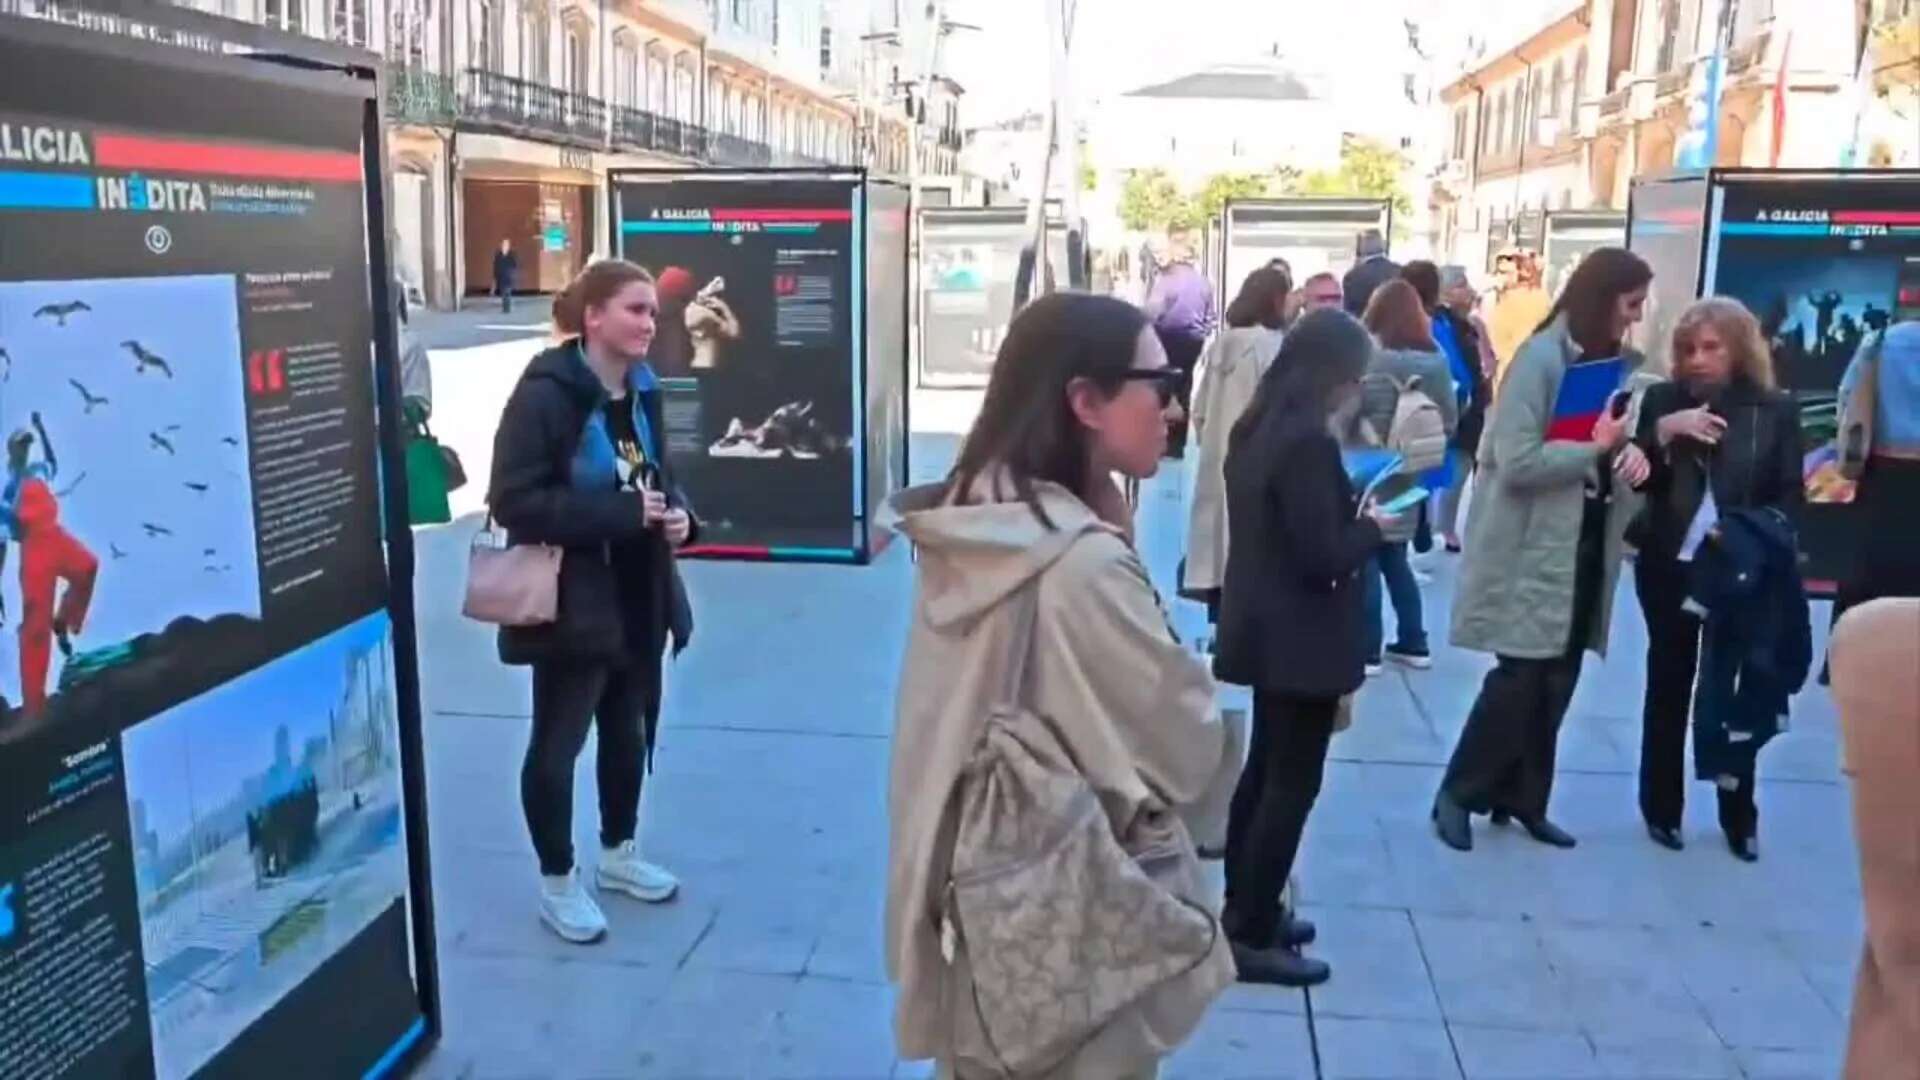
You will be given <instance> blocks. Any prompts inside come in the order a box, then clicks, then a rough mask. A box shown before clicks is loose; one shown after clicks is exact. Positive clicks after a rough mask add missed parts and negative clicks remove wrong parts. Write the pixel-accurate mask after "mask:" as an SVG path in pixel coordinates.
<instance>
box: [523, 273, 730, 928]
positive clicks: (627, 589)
mask: <svg viewBox="0 0 1920 1080" xmlns="http://www.w3.org/2000/svg"><path fill="white" fill-rule="evenodd" d="M658 313H659V300H658V298H657V296H656V294H655V291H654V283H653V278H652V276H651V275H649V274H648V273H647V271H646V270H644V269H642V268H641V267H638V266H635V265H634V264H632V263H629V262H624V261H620V260H607V261H603V262H597V263H594V264H593V265H591V266H589V267H587V268H586V269H585V270H583V271H581V273H580V275H579V276H578V277H576V278H575V279H574V280H573V283H572V284H570V285H568V286H567V288H566V289H565V291H563V292H562V293H561V294H560V296H559V297H558V298H557V299H555V300H554V304H553V321H554V326H555V327H556V328H558V329H559V331H560V332H561V333H562V334H565V335H567V338H566V340H564V341H562V342H561V343H560V344H559V345H557V346H555V347H553V348H551V349H548V350H546V351H545V352H542V353H541V354H540V355H538V356H536V357H534V358H533V362H532V363H531V364H529V365H527V370H526V372H525V373H524V374H523V375H521V377H520V382H519V383H518V384H517V385H516V386H515V387H514V390H513V394H512V396H511V397H509V398H508V400H507V406H506V410H505V411H504V412H503V413H502V414H501V416H500V428H499V430H498V432H497V433H496V434H495V435H494V443H493V482H492V487H491V491H490V495H489V502H490V504H491V508H492V512H493V516H494V518H495V519H497V520H498V521H499V522H500V524H501V525H502V526H504V527H505V528H506V530H507V533H508V538H509V540H510V541H511V542H512V543H516V544H518V543H536V544H554V545H558V546H559V547H561V548H562V549H563V550H564V555H563V557H562V559H561V564H560V610H559V617H558V618H557V619H556V620H555V621H554V622H552V623H550V624H547V625H544V626H532V627H507V628H504V629H502V630H501V632H500V658H501V660H502V661H504V662H506V663H509V664H527V665H531V666H532V668H533V734H532V738H531V740H530V741H529V743H528V745H527V756H526V761H525V763H524V765H523V766H522V768H521V772H520V798H521V802H522V804H523V806H524V809H525V811H526V815H527V829H528V831H529V832H530V833H532V836H533V846H534V850H535V852H536V853H537V854H538V855H539V857H540V873H541V878H542V883H541V891H540V918H541V921H542V922H544V923H545V924H546V925H547V926H548V927H549V928H550V929H552V930H553V932H554V933H556V934H558V935H559V936H560V937H562V938H564V939H566V940H568V941H573V942H589V941H596V940H599V938H600V937H601V936H603V935H604V934H605V933H606V925H607V924H606V917H605V916H604V914H602V912H601V911H600V908H599V905H598V904H596V903H595V901H594V899H593V897H592V896H591V895H590V894H588V892H587V891H586V889H585V887H584V886H583V885H582V884H581V881H580V878H579V874H578V873H577V872H576V871H575V868H574V859H573V843H572V839H573V772H574V761H575V760H576V759H577V758H578V757H579V756H580V750H581V747H582V746H584V745H585V743H586V739H587V731H588V729H589V728H590V727H593V726H595V725H596V724H597V726H598V729H599V734H600V739H599V768H598V779H599V788H600V843H601V852H600V861H599V865H598V867H597V868H596V872H595V880H596V883H597V884H598V885H599V887H600V888H601V889H602V890H606V891H613V892H620V893H624V894H626V895H629V896H632V897H634V898H636V899H640V900H644V901H648V902H653V903H657V902H660V901H664V900H667V899H669V898H671V897H672V896H673V894H674V893H675V892H676V891H677V890H678V888H679V882H678V881H677V880H676V879H675V878H674V876H673V875H672V874H670V873H668V872H667V871H666V870H664V869H662V868H660V867H658V866H655V865H653V864H651V863H648V862H646V861H644V860H642V859H641V858H640V856H639V853H638V850H637V849H636V847H635V844H634V832H635V827H636V823H637V818H638V815H639V808H640V786H641V779H642V776H643V775H644V773H645V770H646V766H647V762H648V761H649V760H651V757H652V745H653V730H654V726H655V724H656V722H657V720H658V717H659V711H660V690H661V657H662V654H663V653H664V652H665V650H666V647H667V644H668V639H669V638H671V639H672V642H673V645H674V650H675V651H676V652H678V651H679V650H680V649H681V648H684V647H685V645H686V640H687V637H688V635H689V634H690V633H691V631H692V616H691V612H690V610H689V608H688V605H687V600H686V592H685V590H684V588H682V587H681V584H680V578H679V574H678V571H677V570H676V569H675V566H674V549H675V548H678V547H680V546H681V545H683V544H685V543H687V542H688V541H689V540H691V539H692V538H693V536H694V534H695V532H696V531H697V528H698V525H697V523H696V521H695V520H694V518H693V516H692V514H691V513H689V511H688V510H687V507H686V504H685V501H684V500H683V499H682V498H681V497H680V496H679V493H678V491H677V490H676V488H675V487H674V485H673V475H672V470H671V469H670V468H669V467H668V464H667V460H666V456H665V433H664V428H663V425H662V422H661V412H660V395H659V391H658V387H657V383H656V382H655V379H654V376H653V372H652V369H650V368H649V367H648V366H647V364H646V360H645V358H646V354H647V349H648V347H649V346H650V345H652V343H653V335H654V321H655V319H656V317H657V316H658Z"/></svg>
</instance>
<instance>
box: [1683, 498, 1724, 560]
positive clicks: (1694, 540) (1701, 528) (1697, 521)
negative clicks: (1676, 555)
mask: <svg viewBox="0 0 1920 1080" xmlns="http://www.w3.org/2000/svg"><path fill="white" fill-rule="evenodd" d="M1718 524H1720V507H1719V506H1718V505H1716V504H1715V503H1714V501H1713V492H1712V491H1711V490H1709V491H1707V492H1706V493H1704V494H1703V495H1701V496H1700V509H1699V510H1698V511H1697V512H1695V513H1694V515H1693V524H1691V525H1688V526H1687V536H1686V539H1684V540H1682V541H1681V542H1680V561H1681V562H1692V561H1693V556H1694V553H1695V552H1697V551H1699V550H1700V544H1701V542H1702V541H1704V540H1706V538H1707V534H1708V533H1710V532H1712V531H1713V528H1714V526H1716V525H1718Z"/></svg>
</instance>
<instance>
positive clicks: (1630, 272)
mask: <svg viewBox="0 0 1920 1080" xmlns="http://www.w3.org/2000/svg"><path fill="white" fill-rule="evenodd" d="M1651 281H1653V268H1652V267H1650V266H1648V265H1647V263H1646V260H1645V259H1642V258H1641V257H1640V256H1638V255H1635V254H1634V253H1633V252H1631V251H1628V250H1627V249H1626V248H1617V247H1603V248H1594V249H1593V250H1592V251H1590V252H1588V253H1587V257H1586V258H1584V259H1581V260H1580V265H1579V266H1576V267H1574V268H1573V273H1572V274H1570V275H1568V276H1567V283H1566V285H1565V286H1564V287H1562V288H1561V290H1560V298H1559V299H1557V300H1555V301H1554V302H1553V308H1552V310H1550V311H1548V312H1547V317H1546V318H1545V319H1542V320H1541V321H1540V325H1539V326H1537V327H1535V328H1534V331H1533V332H1534V333H1536V334H1537V333H1539V332H1540V331H1542V330H1545V329H1546V328H1547V327H1548V326H1550V325H1552V323H1553V320H1555V319H1557V318H1559V317H1560V316H1562V315H1565V316H1566V317H1567V333H1568V334H1570V335H1572V337H1573V340H1574V341H1575V342H1577V343H1578V344H1579V346H1580V348H1581V349H1582V350H1583V351H1584V352H1585V353H1587V354H1588V355H1591V356H1612V355H1617V354H1618V353H1619V351H1620V342H1619V341H1618V340H1616V339H1615V338H1614V336H1613V312H1614V309H1615V308H1617V307H1618V306H1619V304H1620V298H1621V297H1623V296H1625V295H1627V294H1628V293H1630V292H1632V291H1634V290H1635V289H1639V288H1644V287H1645V286H1646V285H1647V284H1648V283H1650V282H1651Z"/></svg>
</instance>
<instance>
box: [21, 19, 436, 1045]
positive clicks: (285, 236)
mask: <svg viewBox="0 0 1920 1080" xmlns="http://www.w3.org/2000/svg"><path fill="white" fill-rule="evenodd" d="M122 6H123V7H125V5H122ZM60 10H62V11H65V12H66V17H65V21H63V22H56V21H53V20H43V19H29V18H21V17H11V16H0V71H4V72H5V73H6V75H5V77H4V78H3V79H0V426H3V427H4V429H5V432H6V434H7V436H8V441H7V446H8V452H7V457H6V476H5V478H4V487H3V489H0V602H4V605H5V617H6V620H7V626H6V630H5V632H4V633H0V697H4V702H3V703H0V776H4V778H5V779H4V781H3V782H0V1002H4V1003H5V1008H4V1010H3V1011H0V1076H6V1077H16V1076H20V1077H25V1076H33V1077H63V1076H71V1077H116V1078H118V1077H168V1078H171V1077H274V1078H276V1080H287V1078H293V1077H309V1076H311V1077H337V1076H366V1077H379V1076H384V1075H390V1074H396V1073H398V1072H401V1071H404V1070H405V1069H406V1068H407V1067H408V1066H409V1065H410V1063H411V1062H413V1061H414V1060H417V1059H418V1057H419V1056H420V1055H421V1054H423V1053H424V1052H425V1051H426V1050H427V1049H428V1048H429V1047H430V1045H431V1044H432V1042H433V1040H434V1039H435V1038H436V1037H437V1032H438V1029H439V1019H438V999H437V989H436V986H435V958H434V951H433V923H432V904H431V896H430V892H429V887H428V886H429V878H428V866H427V857H426V852H427V844H426V832H425V830H426V806H425V783H424V773H423V771H422V763H421V740H420V722H421V718H420V703H419V683H418V669H417V663H416V655H415V645H414V618H413V608H412V574H413V569H412V568H413V552H412V544H411V534H410V533H409V532H408V530H407V528H406V498H405V491H404V489H403V487H402V484H403V483H404V480H403V477H404V474H405V470H404V468H403V467H402V459H401V456H400V453H399V448H400V441H399V440H400V436H401V427H400V423H399V416H398V411H397V409H396V408H394V406H395V405H396V404H397V402H398V392H399V380H398V369H397V354H396V352H395V348H394V336H393V335H394V327H393V325H392V319H391V317H390V314H389V310H390V309H389V308H388V307H387V304H388V289H387V281H388V274H387V269H386V268H387V258H388V253H387V251H386V250H385V242H386V239H385V238H386V230H385V228H384V227H381V226H380V224H379V223H380V222H382V221H383V220H384V212H385V211H384V207H385V198H384V188H385V176H384V171H383V165H382V162H383V161H384V159H385V154H384V149H383V146H382V143H381V138H382V136H381V130H382V129H381V123H380V116H379V110H378V102H379V95H378V93H377V85H376V80H375V76H374V74H373V64H374V58H373V57H371V56H363V55H362V54H356V53H351V52H348V51H345V50H339V49H334V48H330V47H327V46H324V45H317V44H312V43H309V42H306V41H304V40H302V39H298V38H290V37H281V36H278V35H271V34H267V33H265V32H262V31H260V30H258V29H257V28H251V27H245V26H242V25H240V24H229V23H226V21H225V20H215V19H211V18H209V17H206V16H203V15H199V14H198V13H193V12H175V11H174V10H173V9H170V8H166V7H157V8H155V9H154V10H152V11H146V10H144V9H143V10H142V11H141V14H140V15H139V16H138V17H137V18H134V17H128V16H126V15H124V14H111V13H110V14H89V13H85V12H80V11H78V10H77V9H60ZM141 20H151V21H145V22H143V21H141Z"/></svg>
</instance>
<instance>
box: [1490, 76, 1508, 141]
mask: <svg viewBox="0 0 1920 1080" xmlns="http://www.w3.org/2000/svg"><path fill="white" fill-rule="evenodd" d="M1507 97H1508V95H1507V93H1506V92H1505V91H1502V92H1501V94H1500V104H1498V105H1496V106H1494V110H1493V152H1494V153H1496V154H1498V153H1500V152H1501V151H1502V150H1505V149H1506V148H1507Z"/></svg>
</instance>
